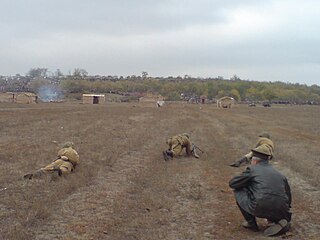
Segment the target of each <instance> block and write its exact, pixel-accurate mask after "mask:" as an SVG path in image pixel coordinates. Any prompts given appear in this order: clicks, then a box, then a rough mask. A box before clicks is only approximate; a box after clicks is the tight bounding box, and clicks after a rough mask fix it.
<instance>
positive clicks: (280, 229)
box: [263, 219, 290, 237]
mask: <svg viewBox="0 0 320 240" xmlns="http://www.w3.org/2000/svg"><path fill="white" fill-rule="evenodd" d="M289 226H290V223H288V221H287V220H286V219H281V220H280V221H279V222H278V223H277V224H274V225H272V226H270V227H268V228H267V229H266V230H264V232H263V234H264V235H265V236H267V237H271V236H275V235H277V234H280V233H284V232H286V231H288V229H289Z"/></svg>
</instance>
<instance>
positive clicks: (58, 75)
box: [0, 68, 320, 104]
mask: <svg viewBox="0 0 320 240" xmlns="http://www.w3.org/2000/svg"><path fill="white" fill-rule="evenodd" d="M0 85H1V86H2V89H0V91H5V90H9V91H14V90H18V91H19V90H20V91H22V90H23V91H25V90H28V91H32V92H35V93H37V90H38V89H39V88H41V87H43V86H45V85H54V86H55V87H56V88H59V89H60V90H61V91H62V92H64V93H65V94H66V95H67V94H69V93H118V94H122V95H130V94H133V93H146V92H148V93H153V94H161V95H162V96H164V97H165V98H166V99H167V100H181V94H182V93H183V96H189V97H200V96H206V97H207V98H208V99H209V100H214V99H217V98H220V97H223V96H230V97H233V98H235V100H237V101H249V102H259V101H271V102H273V101H274V102H290V103H297V104H302V103H310V104H320V86H318V85H312V86H307V85H305V84H298V83H296V84H293V83H284V82H259V81H251V80H242V79H240V78H239V77H238V76H236V75H234V76H233V77H232V78H230V79H224V78H223V77H220V76H218V77H215V78H193V77H190V76H188V75H185V76H184V77H180V76H177V77H173V76H169V77H150V76H149V75H148V73H147V72H142V75H141V76H135V75H131V76H127V77H123V76H120V77H118V76H98V75H96V76H89V75H88V73H87V71H86V70H84V69H75V70H74V71H73V73H72V74H68V75H63V74H62V72H61V71H60V70H59V69H58V70H57V71H55V72H54V73H51V74H50V75H49V74H48V71H47V69H43V68H36V69H30V71H29V72H28V74H26V76H20V75H18V76H17V75H16V78H14V77H11V78H10V79H9V80H8V78H5V77H3V76H1V77H0Z"/></svg>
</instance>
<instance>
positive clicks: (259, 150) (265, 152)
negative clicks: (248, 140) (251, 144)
mask: <svg viewBox="0 0 320 240" xmlns="http://www.w3.org/2000/svg"><path fill="white" fill-rule="evenodd" d="M251 151H252V153H253V156H254V157H258V158H260V159H262V160H269V159H270V157H271V155H272V154H271V152H270V148H268V147H267V145H266V144H263V145H261V146H259V147H256V148H254V149H252V150H251Z"/></svg>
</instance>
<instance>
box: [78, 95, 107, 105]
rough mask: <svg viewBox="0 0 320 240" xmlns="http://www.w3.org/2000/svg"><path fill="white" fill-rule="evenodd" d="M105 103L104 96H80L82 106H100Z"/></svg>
mask: <svg viewBox="0 0 320 240" xmlns="http://www.w3.org/2000/svg"><path fill="white" fill-rule="evenodd" d="M105 101H106V97H105V95H104V94H82V103H84V104H101V103H104V102H105Z"/></svg>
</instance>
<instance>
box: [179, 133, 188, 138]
mask: <svg viewBox="0 0 320 240" xmlns="http://www.w3.org/2000/svg"><path fill="white" fill-rule="evenodd" d="M181 135H182V136H186V137H187V138H189V137H190V135H189V133H182V134H181Z"/></svg>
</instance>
